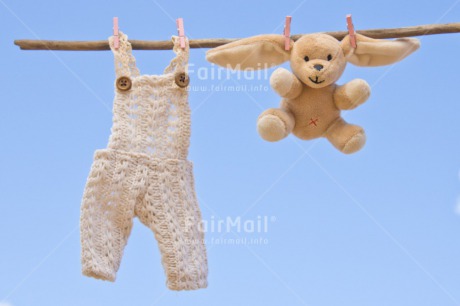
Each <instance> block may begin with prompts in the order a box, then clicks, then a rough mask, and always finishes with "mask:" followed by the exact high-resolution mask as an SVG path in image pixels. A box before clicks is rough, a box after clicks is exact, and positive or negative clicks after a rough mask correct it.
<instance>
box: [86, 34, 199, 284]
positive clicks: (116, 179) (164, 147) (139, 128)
mask: <svg viewBox="0 0 460 306" xmlns="http://www.w3.org/2000/svg"><path fill="white" fill-rule="evenodd" d="M109 42H110V46H111V48H112V51H113V53H114V55H115V70H116V76H117V78H119V77H122V76H124V77H129V78H130V80H131V82H132V87H131V89H130V90H127V91H120V90H117V89H116V90H115V100H114V106H113V126H112V134H111V136H110V140H109V144H108V148H107V149H104V150H97V151H96V152H95V155H94V162H93V165H92V167H91V171H90V174H89V177H88V180H87V183H86V187H85V192H84V195H83V201H82V207H81V222H80V229H81V244H82V253H81V260H82V270H83V274H84V275H87V276H91V277H95V278H98V279H103V280H109V281H114V280H115V276H116V272H117V271H118V268H119V266H120V261H121V258H122V255H123V249H124V247H125V245H126V243H127V240H128V237H129V234H130V232H131V228H132V224H133V218H134V217H135V216H137V217H138V218H139V220H140V221H141V222H142V223H143V224H144V225H146V226H148V227H149V228H150V229H151V230H152V231H153V233H154V234H155V238H156V240H157V241H158V245H159V249H160V252H161V256H162V263H163V267H164V269H165V273H166V276H167V286H168V287H169V288H170V289H172V290H192V289H199V288H204V287H206V286H207V274H208V268H207V258H206V249H205V246H204V234H203V232H202V231H201V230H200V229H201V227H200V222H201V213H200V209H199V206H198V203H197V200H196V195H195V190H194V188H195V187H194V181H193V170H192V163H191V162H189V161H187V160H186V158H187V155H188V147H189V143H190V107H189V105H188V101H187V98H188V92H187V90H186V89H185V88H181V87H179V86H177V85H176V84H175V82H174V79H175V74H176V73H180V72H186V70H187V62H188V55H189V47H188V41H187V43H186V45H187V46H186V48H185V50H183V49H181V48H180V43H179V39H178V37H173V43H174V52H175V53H176V57H175V58H174V59H173V60H172V61H171V63H170V65H169V66H168V67H167V68H166V69H165V71H164V74H163V75H140V73H139V70H138V69H137V68H136V62H135V59H134V57H133V55H132V52H131V44H130V43H129V42H128V38H127V36H126V35H124V34H123V33H120V47H119V49H118V50H115V49H114V48H113V38H112V37H111V38H109Z"/></svg>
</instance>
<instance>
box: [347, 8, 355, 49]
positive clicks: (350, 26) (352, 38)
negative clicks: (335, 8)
mask: <svg viewBox="0 0 460 306" xmlns="http://www.w3.org/2000/svg"><path fill="white" fill-rule="evenodd" d="M347 28H348V34H349V35H350V45H351V46H352V47H353V48H356V32H355V26H354V25H353V21H352V20H351V14H348V15H347Z"/></svg>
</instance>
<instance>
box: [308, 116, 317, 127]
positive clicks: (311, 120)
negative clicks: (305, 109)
mask: <svg viewBox="0 0 460 306" xmlns="http://www.w3.org/2000/svg"><path fill="white" fill-rule="evenodd" d="M318 120H319V119H318V118H316V119H313V118H310V123H309V124H308V125H312V124H313V125H314V126H318V124H317V123H318Z"/></svg>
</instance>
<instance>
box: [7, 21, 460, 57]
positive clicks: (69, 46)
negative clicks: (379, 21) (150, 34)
mask: <svg viewBox="0 0 460 306" xmlns="http://www.w3.org/2000/svg"><path fill="white" fill-rule="evenodd" d="M459 32H460V22H459V23H447V24H426V25H420V26H413V27H404V28H393V29H372V30H361V31H357V33H360V34H363V35H366V36H368V37H371V38H398V37H411V36H423V35H434V34H447V33H459ZM324 33H325V34H329V35H331V36H333V37H335V38H337V39H339V40H341V39H342V38H344V37H345V35H347V34H348V32H347V31H337V32H324ZM302 35H303V34H297V35H293V36H291V37H292V39H294V40H297V39H299V38H300V37H301V36H302ZM236 40H239V38H207V39H192V40H190V48H214V47H218V46H222V45H225V44H228V43H231V42H233V41H236ZM14 43H15V44H16V45H18V46H19V47H20V48H21V49H22V50H65V51H104V50H110V47H109V43H108V41H107V40H98V41H57V40H30V39H20V40H15V41H14ZM130 43H131V45H132V47H133V49H134V50H170V49H172V48H173V43H172V42H171V41H167V40H163V41H160V40H156V41H155V40H130Z"/></svg>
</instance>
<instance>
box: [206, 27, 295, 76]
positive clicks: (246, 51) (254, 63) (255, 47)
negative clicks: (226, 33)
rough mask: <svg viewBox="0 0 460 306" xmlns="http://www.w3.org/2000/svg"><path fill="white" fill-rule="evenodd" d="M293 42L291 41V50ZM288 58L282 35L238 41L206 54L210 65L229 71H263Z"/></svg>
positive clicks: (254, 37) (288, 53) (288, 52)
mask: <svg viewBox="0 0 460 306" xmlns="http://www.w3.org/2000/svg"><path fill="white" fill-rule="evenodd" d="M293 44H294V42H293V41H291V48H290V50H292V46H293ZM289 58H290V51H285V50H284V36H283V35H276V34H272V35H258V36H253V37H249V38H244V39H240V40H237V41H234V42H232V43H229V44H226V45H223V46H220V47H217V48H214V49H211V50H209V51H208V52H206V59H207V60H208V61H210V62H211V63H214V64H217V65H219V66H222V67H225V68H231V69H239V70H244V69H247V68H252V69H263V68H269V67H272V66H276V65H279V64H282V63H283V62H285V61H288V60H289Z"/></svg>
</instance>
